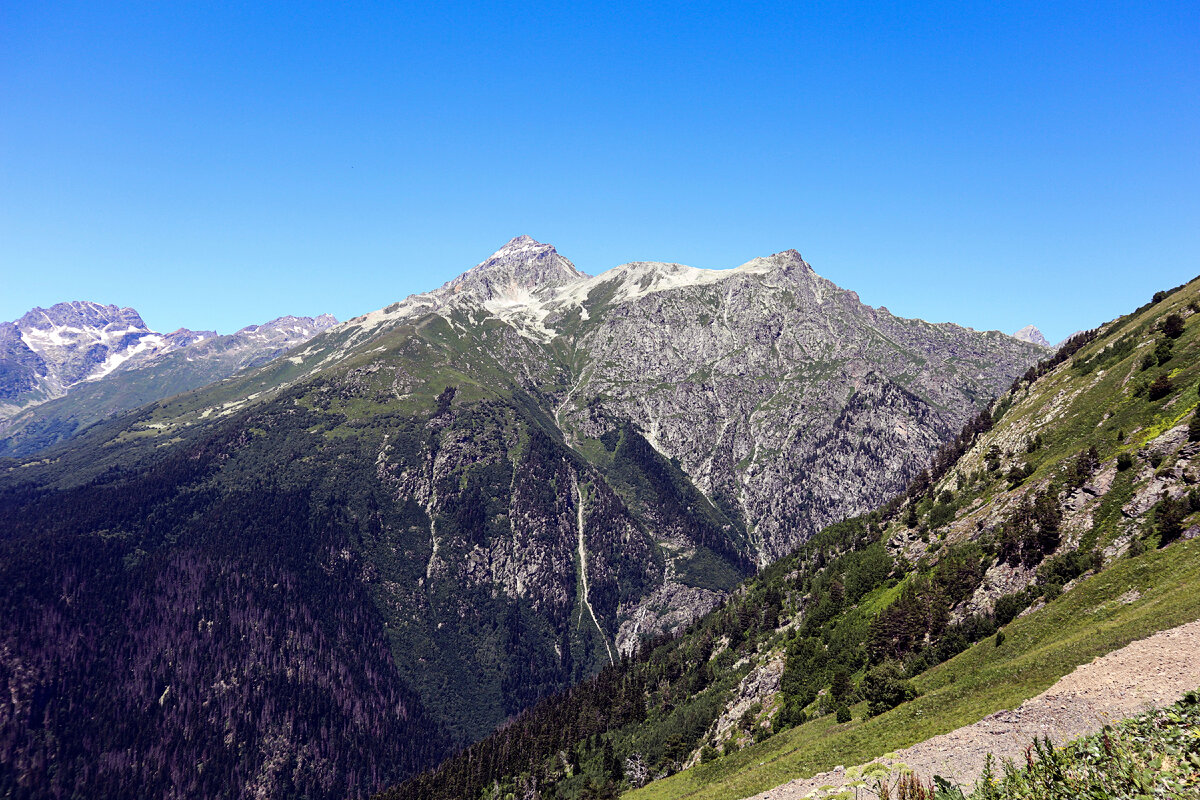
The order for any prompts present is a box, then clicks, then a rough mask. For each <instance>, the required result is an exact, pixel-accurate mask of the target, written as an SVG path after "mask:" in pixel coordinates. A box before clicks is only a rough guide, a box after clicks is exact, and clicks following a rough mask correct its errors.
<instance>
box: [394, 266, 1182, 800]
mask: <svg viewBox="0 0 1200 800" xmlns="http://www.w3.org/2000/svg"><path fill="white" fill-rule="evenodd" d="M1198 313H1200V278H1198V279H1196V280H1193V281H1191V282H1190V283H1188V284H1186V285H1185V286H1181V287H1177V288H1176V289H1173V290H1164V291H1161V292H1158V293H1156V294H1155V295H1154V297H1153V298H1152V299H1151V301H1150V302H1148V303H1146V304H1145V305H1143V306H1141V307H1140V308H1138V309H1136V310H1134V311H1132V312H1130V313H1129V314H1126V315H1124V316H1122V317H1119V318H1118V319H1115V320H1112V321H1111V322H1109V323H1106V324H1104V325H1102V326H1100V327H1099V328H1097V329H1095V330H1091V331H1085V332H1082V333H1080V334H1077V335H1075V336H1073V337H1072V338H1071V339H1070V340H1068V341H1067V342H1066V343H1065V344H1064V346H1063V347H1062V348H1060V349H1059V350H1058V351H1057V352H1056V353H1055V354H1054V355H1053V356H1048V357H1046V358H1045V359H1043V360H1042V361H1040V362H1039V363H1038V364H1036V365H1035V366H1031V367H1030V368H1029V369H1028V370H1026V371H1025V372H1024V373H1023V374H1022V375H1021V376H1019V377H1018V378H1017V379H1016V380H1015V381H1013V382H1012V384H1011V385H1010V386H1009V387H1008V388H1007V389H1006V390H1005V391H1003V392H1002V393H1000V395H999V396H998V397H997V398H996V399H995V400H994V401H993V402H991V403H989V404H988V406H987V408H986V409H984V410H983V411H981V412H980V413H979V414H978V415H976V416H975V417H973V418H972V419H970V420H969V421H968V422H967V424H965V425H964V426H963V427H962V429H961V430H960V431H959V433H958V435H957V436H955V437H953V438H952V439H951V440H949V441H947V442H946V443H945V444H944V445H943V446H942V447H941V448H940V449H939V451H938V453H937V454H936V456H935V457H934V458H933V459H931V460H930V462H929V464H928V470H927V471H923V472H920V473H918V474H917V475H916V477H915V478H914V479H913V481H912V482H910V484H909V485H908V486H907V488H906V490H905V491H904V492H902V493H900V494H898V495H896V496H895V497H894V498H892V499H891V500H890V501H889V502H887V503H886V504H882V505H881V506H879V507H877V508H875V509H873V510H872V511H871V512H869V513H867V514H862V515H858V516H852V517H849V518H847V519H844V520H841V521H839V522H837V523H835V524H833V525H830V526H828V527H826V528H825V529H823V530H822V531H820V532H819V533H817V534H816V535H815V536H813V537H812V538H810V539H809V540H808V541H806V542H805V543H804V544H802V545H801V546H800V547H798V548H797V549H796V550H794V551H793V552H792V553H790V554H788V555H787V556H785V557H783V558H781V559H779V560H777V561H775V562H774V563H773V564H771V565H770V566H769V567H767V568H765V569H763V570H761V571H760V572H759V573H758V574H757V575H756V576H754V577H752V578H751V579H749V580H747V581H746V582H745V583H743V584H742V585H740V586H739V587H738V588H737V589H736V590H735V591H734V592H733V593H732V594H731V595H730V596H729V597H728V598H727V599H726V602H725V603H724V604H723V605H722V607H720V608H719V609H716V610H714V611H712V612H711V613H709V614H707V615H705V616H704V617H702V618H700V619H698V620H697V621H696V622H694V623H693V624H691V625H689V626H688V627H687V628H686V630H684V631H683V632H682V633H681V634H680V635H678V636H676V637H674V638H661V639H658V640H655V641H652V642H646V643H644V644H643V646H642V647H641V648H640V649H639V651H638V652H637V653H636V654H635V655H634V656H633V657H632V658H630V659H628V660H626V661H624V662H622V663H621V664H619V665H617V666H616V667H614V668H612V669H607V670H605V671H604V672H602V673H601V674H600V675H598V676H596V677H595V678H592V679H590V680H588V681H585V682H583V683H581V684H579V685H577V686H576V687H574V688H572V689H571V690H570V691H568V692H565V693H562V694H559V695H557V696H555V697H553V698H550V699H548V700H546V701H544V702H543V703H541V704H539V705H538V706H536V707H534V708H532V709H530V710H528V711H526V712H524V713H522V714H521V715H520V716H518V717H517V718H516V719H514V720H511V721H509V723H508V724H507V725H505V726H504V727H503V728H501V729H500V730H498V731H497V732H496V733H494V734H493V735H492V736H490V737H488V738H487V739H485V740H483V741H481V742H479V743H477V744H475V745H473V746H471V747H469V748H467V749H466V750H465V751H463V752H462V753H460V754H458V755H456V756H454V757H452V758H451V759H449V760H447V761H446V762H445V763H444V764H443V765H442V766H440V767H439V768H438V769H436V770H434V771H431V772H428V773H425V774H423V775H421V776H418V777H416V778H414V779H411V780H409V781H408V782H405V783H403V784H401V785H399V786H396V787H393V788H392V789H390V790H388V791H386V792H384V793H382V794H381V795H380V798H379V800H443V799H445V800H449V799H450V798H460V797H471V798H478V799H479V800H500V798H506V797H523V798H530V797H538V798H542V799H543V800H555V799H558V800H567V799H568V798H570V799H571V800H577V799H580V798H595V797H616V796H618V794H620V795H621V796H624V797H628V798H630V800H643V799H646V800H649V798H654V799H655V800H673V799H674V798H691V799H692V800H717V799H718V798H724V799H729V798H743V797H750V796H754V797H755V798H768V797H796V798H800V797H815V798H829V799H830V800H832V798H838V797H853V796H859V795H860V794H861V795H862V796H870V797H875V796H880V797H883V796H889V795H888V793H887V791H886V787H887V786H890V787H892V788H891V791H897V786H901V785H906V786H907V789H906V790H905V791H903V792H898V794H899V796H901V797H934V796H936V797H943V796H944V797H948V798H954V797H962V796H963V794H962V793H961V792H959V791H958V790H957V789H955V788H954V787H953V786H952V785H950V783H948V782H945V781H943V784H942V785H940V786H938V787H935V786H934V784H933V782H932V780H931V779H932V777H933V775H932V773H930V772H928V771H925V772H924V773H923V774H921V775H918V778H919V779H920V780H921V781H922V783H921V784H920V785H918V786H916V788H915V789H914V787H913V781H912V780H911V778H912V776H911V775H909V778H908V779H905V778H904V777H903V773H905V772H907V771H909V770H911V769H915V767H914V766H912V765H907V764H905V763H902V762H903V760H904V759H905V758H906V757H905V756H904V754H903V752H902V753H900V754H897V752H896V751H902V750H905V751H906V752H909V753H917V752H918V751H919V750H921V747H914V745H920V743H922V742H925V745H923V746H922V747H923V751H922V752H923V753H924V755H925V758H924V760H925V764H924V767H923V769H925V770H928V769H929V767H930V766H934V768H935V769H938V770H939V771H940V773H941V775H944V776H947V777H948V778H953V777H955V776H956V777H957V779H958V780H961V781H965V782H966V784H967V785H968V786H969V785H970V784H971V783H975V790H976V793H975V795H974V796H986V797H994V798H997V799H998V800H1000V799H1001V798H1003V800H1012V799H1013V798H1017V797H1050V796H1061V797H1068V796H1071V797H1074V796H1085V795H1086V796H1097V797H1100V796H1104V797H1110V796H1111V797H1133V796H1137V795H1138V794H1141V793H1144V792H1149V791H1150V790H1151V787H1155V788H1154V791H1155V792H1156V793H1161V792H1166V795H1170V796H1180V797H1183V796H1190V793H1191V792H1192V790H1193V788H1194V787H1195V786H1196V785H1197V784H1196V781H1197V779H1200V771H1198V769H1197V767H1198V766H1200V764H1198V763H1197V761H1196V759H1195V758H1190V756H1187V755H1184V754H1183V751H1173V752H1175V755H1171V754H1170V753H1167V754H1164V755H1163V756H1162V757H1161V758H1160V759H1159V760H1158V761H1157V762H1155V763H1158V764H1160V765H1161V766H1162V767H1163V769H1162V770H1159V769H1157V768H1155V769H1152V770H1148V771H1143V770H1142V768H1140V767H1137V768H1133V767H1130V766H1128V761H1127V760H1123V757H1122V756H1121V754H1120V753H1118V752H1117V751H1116V750H1115V749H1114V748H1113V747H1112V746H1111V742H1110V741H1109V739H1110V737H1111V736H1113V735H1114V732H1113V728H1112V727H1111V725H1112V724H1113V723H1114V722H1115V720H1113V719H1112V718H1111V717H1109V716H1108V715H1107V713H1097V712H1096V711H1095V705H1094V704H1095V700H1096V698H1097V697H1101V698H1106V699H1107V698H1108V697H1109V696H1110V695H1113V696H1114V697H1115V698H1118V697H1119V698H1123V701H1124V706H1125V707H1126V708H1129V709H1136V708H1137V706H1138V701H1137V698H1138V697H1139V696H1142V695H1140V694H1139V693H1140V692H1142V691H1143V690H1142V689H1141V688H1139V687H1143V686H1147V685H1149V684H1150V683H1154V684H1155V685H1156V686H1166V685H1171V686H1173V687H1174V691H1175V692H1176V693H1177V694H1176V695H1175V696H1174V697H1172V696H1171V695H1170V694H1163V695H1162V697H1163V698H1165V699H1166V701H1167V702H1168V703H1169V702H1172V701H1173V700H1175V699H1178V698H1179V696H1181V695H1183V694H1184V693H1185V692H1188V691H1189V690H1192V689H1194V688H1195V684H1194V683H1189V681H1191V680H1194V676H1195V675H1196V674H1197V672H1196V670H1195V669H1181V668H1180V667H1179V665H1181V664H1186V663H1188V662H1189V660H1191V661H1192V663H1194V655H1193V656H1191V657H1190V658H1189V653H1194V650H1195V648H1194V644H1192V645H1189V644H1187V642H1186V641H1185V638H1186V637H1184V635H1183V634H1182V633H1180V631H1182V630H1183V629H1184V628H1185V627H1186V628H1189V629H1194V628H1195V621H1196V620H1198V619H1200V596H1198V595H1197V593H1196V591H1195V587H1196V585H1197V581H1200V490H1198V489H1197V488H1196V484H1197V479H1198V477H1197V462H1198V459H1200V403H1198V396H1197V382H1198V381H1200V358H1197V355H1198V353H1200V324H1198V323H1197V321H1196V320H1197V314H1198ZM1156 632H1163V633H1162V634H1161V635H1159V636H1155V637H1154V639H1155V640H1157V641H1156V642H1155V644H1154V645H1153V646H1147V647H1145V648H1143V650H1144V653H1145V655H1144V657H1143V658H1141V659H1140V660H1136V661H1135V660H1131V659H1132V657H1131V656H1125V660H1126V661H1127V662H1128V663H1126V664H1125V666H1123V667H1122V666H1121V665H1122V663H1125V662H1123V661H1122V659H1120V658H1110V659H1108V663H1107V664H1106V665H1105V666H1104V667H1099V666H1098V665H1097V663H1096V662H1097V660H1098V659H1100V657H1102V656H1105V655H1106V654H1109V653H1112V654H1113V655H1114V656H1116V655H1117V653H1116V652H1115V651H1120V652H1121V653H1122V654H1124V653H1125V650H1124V649H1123V648H1126V646H1127V645H1130V644H1131V643H1132V642H1139V644H1143V642H1140V641H1139V640H1143V639H1145V638H1146V637H1150V636H1151V635H1152V634H1155V633H1156ZM1192 635H1194V634H1192ZM1154 648H1158V649H1157V650H1155V649H1154ZM1088 665H1090V667H1089V666H1088ZM1170 665H1175V666H1174V667H1172V666H1170ZM1081 666H1082V667H1084V668H1085V670H1086V669H1089V668H1090V669H1091V674H1090V675H1089V682H1088V683H1086V684H1085V683H1083V682H1082V678H1081V679H1079V680H1076V681H1075V682H1074V683H1070V684H1069V686H1062V687H1061V688H1060V686H1059V685H1058V684H1056V681H1059V680H1060V679H1064V676H1068V675H1069V676H1071V678H1076V676H1077V675H1079V672H1078V671H1076V668H1077V667H1081ZM1122 669H1123V670H1124V673H1120V672H1118V670H1122ZM1051 687H1053V688H1051ZM1043 691H1045V694H1044V695H1041V696H1042V697H1043V700H1042V701H1041V706H1040V709H1041V714H1042V716H1041V717H1038V718H1037V719H1036V720H1034V722H1035V723H1036V724H1034V725H1032V726H1029V725H1027V726H1026V727H1025V728H1016V726H1015V723H1016V722H1017V721H1018V720H1020V718H1021V715H1020V714H1018V713H1015V712H1014V711H1011V710H1010V709H1015V708H1016V707H1017V706H1021V704H1022V703H1023V701H1027V700H1031V699H1032V698H1035V696H1039V695H1040V693H1043ZM1160 702H1161V700H1160ZM1195 702H1196V695H1195V693H1191V694H1189V695H1188V699H1187V700H1186V701H1185V703H1184V705H1185V706H1188V705H1189V704H1190V705H1192V706H1194V704H1195ZM1021 707H1022V709H1025V706H1021ZM1034 707H1035V708H1036V707H1038V706H1037V703H1035V704H1034ZM1127 713H1129V712H1127ZM1172 719H1178V717H1177V716H1171V715H1165V716H1164V719H1163V721H1161V722H1159V723H1156V725H1155V728H1154V729H1155V730H1162V731H1170V734H1169V735H1172V736H1175V737H1177V738H1179V737H1184V736H1186V735H1188V734H1187V733H1186V731H1187V730H1188V723H1186V722H1183V721H1181V722H1180V724H1179V725H1178V726H1177V728H1175V729H1172V728H1171V727H1170V726H1171V722H1170V720H1172ZM1063 725H1065V726H1067V727H1068V728H1070V727H1072V726H1075V727H1077V728H1078V726H1081V725H1082V726H1083V729H1084V730H1087V729H1089V728H1090V730H1092V731H1095V732H1096V736H1095V737H1094V738H1092V739H1090V740H1086V741H1084V742H1083V743H1081V744H1080V745H1079V746H1072V745H1065V743H1064V742H1061V741H1054V742H1052V743H1051V742H1049V741H1042V740H1041V737H1043V736H1045V735H1046V732H1047V731H1048V730H1051V729H1054V728H1057V727H1060V726H1063ZM967 726H970V727H969V728H968V727H967ZM1130 727H1134V724H1133V723H1131V724H1130ZM1146 731H1147V729H1146V728H1144V727H1143V728H1142V730H1141V732H1140V733H1139V735H1140V736H1142V737H1143V738H1144V737H1145V735H1146ZM1014 734H1017V735H1018V736H1023V737H1025V738H1024V739H1020V738H1016V739H1014V738H1013V737H1014ZM933 737H937V739H933ZM1034 737H1038V742H1037V743H1036V744H1035V742H1034ZM934 742H936V746H933V745H934ZM1051 745H1053V746H1051ZM1089 748H1090V749H1089ZM996 750H1001V751H1002V754H1004V755H1006V756H1007V757H1009V758H1013V757H1015V758H1016V759H1017V760H1018V763H1017V764H1016V765H1013V766H1012V767H1011V768H1009V767H1003V768H1002V767H1001V766H1000V764H999V762H997V764H996V766H995V768H994V770H993V771H992V772H991V773H990V774H989V773H987V772H985V771H984V769H983V765H984V764H985V763H986V756H987V755H988V753H989V752H994V751H996ZM1004 751H1007V752H1004ZM1189 752H1190V750H1189ZM1022 754H1023V757H1022ZM1189 758H1190V760H1188V759H1189ZM1070 759H1078V761H1079V762H1080V763H1082V762H1087V763H1088V764H1090V765H1091V769H1092V770H1093V772H1094V778H1095V780H1094V781H1093V782H1092V783H1091V784H1089V785H1090V786H1091V787H1092V788H1091V789H1090V790H1087V791H1084V790H1083V789H1082V788H1081V787H1082V783H1081V782H1080V774H1081V773H1080V771H1079V769H1078V768H1076V767H1072V768H1068V767H1067V766H1066V761H1067V760H1070ZM1185 761H1186V763H1185ZM1143 763H1150V762H1149V761H1147V762H1143ZM1026 764H1028V766H1029V768H1030V769H1029V772H1030V773H1034V774H1036V775H1037V776H1039V777H1038V778H1037V780H1036V781H1034V780H1033V779H1032V778H1030V779H1026V778H1025V776H1024V773H1023V771H1022V768H1023V767H1024V766H1026ZM1175 764H1178V765H1179V766H1178V768H1177V772H1178V774H1179V775H1180V776H1181V777H1180V778H1174V777H1172V776H1171V774H1170V773H1171V770H1172V769H1174V768H1175V767H1174V766H1173V765H1175ZM968 765H973V766H968ZM1035 765H1039V766H1038V771H1037V772H1036V773H1035V770H1034V767H1035ZM905 780H907V781H908V782H907V784H905V783H904V781H905ZM977 780H978V783H976V781H977ZM789 781H791V782H792V783H791V784H789V785H788V786H781V785H780V784H784V783H786V782H789ZM1177 781H1181V782H1177ZM1001 784H1003V786H1002V785H1001ZM1031 784H1034V785H1032V786H1031ZM881 785H882V786H883V788H879V787H880V786H881ZM1014 786H1016V787H1020V788H1019V790H1016V789H1013V787H1014ZM926 787H928V788H926ZM918 789H919V790H920V791H917V790H918ZM935 792H936V794H935ZM891 796H896V795H891ZM1147 796H1149V795H1148V794H1147Z"/></svg>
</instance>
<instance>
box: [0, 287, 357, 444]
mask: <svg viewBox="0 0 1200 800" xmlns="http://www.w3.org/2000/svg"><path fill="white" fill-rule="evenodd" d="M101 323H104V326H103V327H97V326H98V325H100V324H101ZM335 324H337V320H335V319H334V318H333V317H331V316H329V315H328V314H325V315H322V316H320V317H317V318H315V319H314V318H311V317H290V316H289V317H280V318H279V319H275V320H272V321H270V322H267V323H265V324H263V325H250V326H248V327H245V328H243V329H241V330H240V331H238V332H236V333H234V334H231V335H229V336H218V335H217V334H216V333H215V332H213V331H204V332H201V333H195V332H192V331H185V330H179V331H176V332H175V333H172V334H168V335H165V336H164V335H162V334H157V333H154V332H153V331H150V330H149V329H148V328H146V326H145V324H144V323H143V322H142V321H141V317H139V316H138V315H137V312H136V311H134V310H133V309H131V308H126V309H119V310H118V309H117V308H116V307H115V306H97V305H96V304H94V303H60V304H58V305H56V306H53V307H52V308H50V309H34V310H33V311H31V312H29V313H28V314H26V315H25V316H24V317H23V318H22V319H21V320H20V321H18V322H17V323H16V324H15V325H14V324H11V323H4V324H3V325H0V348H4V349H3V350H0V353H3V355H0V398H4V397H7V398H8V400H9V401H10V403H11V404H10V405H7V406H3V407H0V456H24V455H31V454H32V453H35V452H37V451H39V450H42V449H44V448H46V447H49V446H50V445H52V444H55V443H56V442H59V441H62V440H64V439H67V438H69V437H71V436H72V435H74V434H75V433H76V432H77V431H78V430H80V429H81V428H85V427H87V426H88V425H90V424H92V423H94V422H98V421H99V420H102V419H105V418H106V417H109V416H111V415H113V414H117V413H120V412H122V411H128V410H130V409H134V408H137V407H139V406H142V405H145V404H146V403H149V402H153V401H154V400H158V399H160V398H164V397H170V396H172V395H175V394H178V393H179V392H184V391H187V390H189V389H195V388H197V387H200V386H204V385H207V384H209V383H212V382H213V381H217V380H221V379H222V378H227V377H229V376H230V375H232V374H234V373H235V372H238V371H239V370H242V369H246V368H250V367H256V366H259V365H260V364H263V363H266V362H267V361H270V360H271V359H273V358H276V357H277V356H279V355H280V354H282V353H284V352H286V351H287V350H290V349H291V348H292V347H295V346H296V345H299V344H302V343H303V342H306V341H308V340H309V339H311V338H312V337H313V336H315V335H316V334H317V333H319V332H321V331H323V330H326V329H328V328H330V327H331V326H333V325H335ZM39 325H40V326H41V327H39ZM122 325H123V326H124V328H121V326H122ZM48 326H52V327H48ZM114 330H115V331H116V332H114ZM118 334H119V335H118ZM6 336H7V339H6V338H5V337H6ZM27 343H28V344H27ZM39 370H40V372H39ZM5 375H7V376H8V377H7V378H6V377H5ZM46 398H53V399H46Z"/></svg>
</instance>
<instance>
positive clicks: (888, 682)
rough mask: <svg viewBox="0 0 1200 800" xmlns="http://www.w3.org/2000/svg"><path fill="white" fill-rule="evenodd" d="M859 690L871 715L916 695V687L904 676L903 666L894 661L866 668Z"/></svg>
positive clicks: (891, 707) (905, 701)
mask: <svg viewBox="0 0 1200 800" xmlns="http://www.w3.org/2000/svg"><path fill="white" fill-rule="evenodd" d="M861 691H862V695H863V697H864V698H865V699H866V701H867V713H869V714H870V715H871V716H875V715H877V714H882V713H883V712H885V711H888V710H890V709H893V708H895V707H896V706H898V705H900V704H901V703H907V702H908V701H909V700H912V699H914V698H916V696H917V690H916V688H915V687H913V685H912V682H911V681H909V680H908V679H907V678H905V676H904V669H903V667H901V666H900V664H898V663H897V662H895V661H884V662H883V663H882V664H879V665H877V666H874V667H871V669H869V670H867V674H866V675H864V676H863V680H862V688H861Z"/></svg>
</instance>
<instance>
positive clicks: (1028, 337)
mask: <svg viewBox="0 0 1200 800" xmlns="http://www.w3.org/2000/svg"><path fill="white" fill-rule="evenodd" d="M1013 338H1014V339H1017V340H1019V341H1022V342H1029V343H1030V344H1039V345H1041V346H1042V347H1049V346H1050V342H1048V341H1046V337H1045V336H1043V335H1042V332H1041V331H1039V330H1038V329H1037V326H1035V325H1026V326H1025V327H1024V328H1021V330H1019V331H1017V332H1016V333H1014V334H1013Z"/></svg>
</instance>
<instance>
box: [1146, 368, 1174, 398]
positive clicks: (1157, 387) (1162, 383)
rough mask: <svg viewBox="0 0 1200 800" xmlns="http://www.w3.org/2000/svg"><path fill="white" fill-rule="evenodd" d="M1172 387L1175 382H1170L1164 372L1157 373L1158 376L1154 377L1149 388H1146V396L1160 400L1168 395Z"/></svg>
mask: <svg viewBox="0 0 1200 800" xmlns="http://www.w3.org/2000/svg"><path fill="white" fill-rule="evenodd" d="M1174 388H1175V384H1173V383H1171V379H1170V378H1168V377H1167V376H1166V374H1165V373H1164V374H1162V375H1159V376H1158V378H1156V379H1155V381H1154V383H1152V384H1150V388H1149V389H1148V390H1147V396H1148V397H1149V398H1150V399H1151V400H1161V399H1163V398H1164V397H1166V396H1167V395H1169V394H1170V393H1171V391H1172V390H1173V389H1174Z"/></svg>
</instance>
